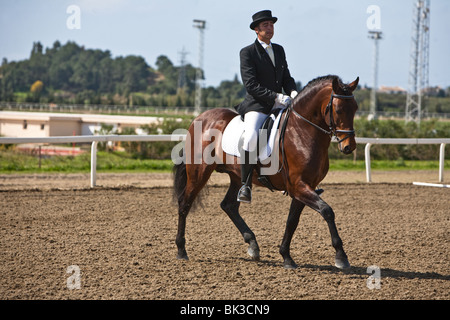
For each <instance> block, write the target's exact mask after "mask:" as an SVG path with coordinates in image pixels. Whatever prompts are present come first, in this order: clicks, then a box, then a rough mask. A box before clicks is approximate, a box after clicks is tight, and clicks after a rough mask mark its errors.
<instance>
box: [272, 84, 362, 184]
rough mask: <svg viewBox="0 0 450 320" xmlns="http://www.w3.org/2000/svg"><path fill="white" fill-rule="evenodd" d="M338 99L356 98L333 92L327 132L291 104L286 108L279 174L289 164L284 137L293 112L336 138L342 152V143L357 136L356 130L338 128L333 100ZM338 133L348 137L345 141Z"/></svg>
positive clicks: (280, 144) (328, 105)
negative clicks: (334, 116) (334, 115)
mask: <svg viewBox="0 0 450 320" xmlns="http://www.w3.org/2000/svg"><path fill="white" fill-rule="evenodd" d="M334 98H337V99H353V98H354V96H353V95H351V96H344V95H340V94H334V92H331V97H330V102H328V104H327V106H326V108H325V116H326V115H327V113H328V112H329V113H330V124H329V125H328V128H329V129H330V130H329V131H328V130H325V129H324V128H322V127H320V126H319V125H317V124H315V123H313V122H311V121H309V120H308V119H306V118H305V117H303V116H302V115H301V114H299V113H298V112H297V111H295V110H294V107H293V104H291V105H290V106H289V107H288V108H286V115H285V117H284V121H283V124H282V126H281V132H280V139H279V146H280V149H281V158H282V162H281V167H280V168H279V169H278V171H277V173H279V172H281V170H282V169H283V167H284V166H285V165H286V167H287V163H286V164H285V161H286V156H285V149H284V136H285V133H286V127H287V122H288V119H289V116H290V114H291V112H293V113H294V114H295V115H296V116H297V117H299V118H300V119H302V120H303V121H305V122H306V123H308V124H310V125H312V126H313V127H314V128H316V129H318V130H320V131H322V132H323V133H325V134H327V135H329V136H330V137H332V136H333V135H334V136H335V137H336V140H337V142H338V143H339V150H341V151H342V148H341V142H342V141H345V140H347V139H348V138H350V137H352V136H354V135H355V130H341V129H337V128H336V123H335V122H334V119H333V99H334ZM338 133H346V134H347V135H346V136H345V137H344V138H343V139H339V137H338V136H337V134H338ZM287 179H289V177H287Z"/></svg>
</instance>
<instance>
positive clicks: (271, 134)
mask: <svg viewBox="0 0 450 320" xmlns="http://www.w3.org/2000/svg"><path fill="white" fill-rule="evenodd" d="M285 110H286V108H277V109H273V110H272V112H271V113H270V114H269V115H268V116H267V118H266V120H264V122H263V124H262V126H261V128H259V129H260V130H259V136H258V148H257V150H258V160H259V161H264V160H266V159H268V158H269V157H270V155H271V154H272V151H273V149H274V145H275V137H276V135H277V130H278V128H279V126H280V122H281V116H282V114H283V112H284V111H285ZM243 133H244V121H243V119H242V116H240V115H236V116H235V117H234V118H233V119H232V120H231V121H230V122H229V123H228V125H227V127H226V128H225V130H224V132H223V136H222V150H223V151H224V152H225V153H227V154H229V155H232V156H235V157H238V158H240V156H241V152H240V150H241V145H240V141H241V137H242V134H243ZM241 143H242V142H241Z"/></svg>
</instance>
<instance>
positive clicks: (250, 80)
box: [236, 40, 297, 115]
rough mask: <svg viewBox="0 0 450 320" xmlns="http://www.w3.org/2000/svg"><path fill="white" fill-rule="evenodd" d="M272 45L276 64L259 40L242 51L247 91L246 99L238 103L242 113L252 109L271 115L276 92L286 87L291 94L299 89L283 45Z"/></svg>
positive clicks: (242, 65)
mask: <svg viewBox="0 0 450 320" xmlns="http://www.w3.org/2000/svg"><path fill="white" fill-rule="evenodd" d="M272 48H273V52H274V56H275V66H274V65H273V64H272V61H271V60H270V57H269V54H268V53H267V52H266V50H265V49H264V48H263V46H262V45H261V44H260V43H259V41H258V40H256V41H255V43H253V44H251V45H249V46H247V47H245V48H243V49H242V50H241V52H240V58H241V77H242V82H243V83H244V86H245V89H246V90H247V95H246V96H245V99H244V101H243V102H242V103H241V104H239V105H238V106H236V110H237V111H238V112H239V114H241V115H243V114H245V113H247V112H249V111H258V112H263V113H265V114H269V113H270V110H271V109H272V107H273V105H274V103H275V99H276V97H277V93H282V89H284V92H285V93H286V94H288V95H290V94H291V92H292V91H293V90H297V88H296V85H295V81H294V79H293V78H292V77H291V74H290V72H289V69H288V65H287V62H286V55H285V53H284V49H283V47H282V46H280V45H277V44H274V43H272Z"/></svg>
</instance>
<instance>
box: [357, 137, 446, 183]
mask: <svg viewBox="0 0 450 320" xmlns="http://www.w3.org/2000/svg"><path fill="white" fill-rule="evenodd" d="M356 143H359V144H366V146H365V148H364V157H365V161H366V180H367V182H372V173H371V168H370V147H371V146H372V145H374V144H440V145H441V147H440V150H439V182H444V158H445V145H446V144H448V143H450V138H441V139H425V138H409V139H395V138H385V139H383V138H356Z"/></svg>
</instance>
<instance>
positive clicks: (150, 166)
mask: <svg viewBox="0 0 450 320" xmlns="http://www.w3.org/2000/svg"><path fill="white" fill-rule="evenodd" d="M90 166H91V156H90V153H89V152H86V153H84V154H82V155H80V156H76V157H72V156H53V157H47V158H42V159H41V168H39V159H38V157H37V156H33V155H27V154H23V153H19V152H16V151H12V150H1V151H0V173H39V172H42V173H51V172H59V173H80V172H81V173H87V172H89V171H90ZM172 166H173V163H172V161H171V160H170V159H169V160H153V159H134V158H133V157H132V156H131V155H129V154H127V153H124V152H105V151H98V152H97V170H98V171H99V172H170V171H171V170H172ZM445 167H446V168H449V167H450V160H446V161H445ZM371 168H372V169H373V170H433V169H438V168H439V162H438V161H437V160H436V161H405V160H397V161H386V160H372V161H371ZM330 170H331V171H333V170H336V171H352V170H365V162H364V160H357V161H356V162H354V161H353V160H351V159H348V160H333V159H331V160H330Z"/></svg>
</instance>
